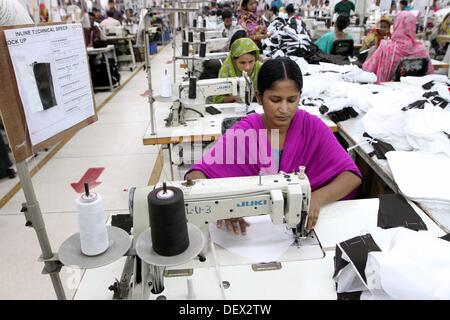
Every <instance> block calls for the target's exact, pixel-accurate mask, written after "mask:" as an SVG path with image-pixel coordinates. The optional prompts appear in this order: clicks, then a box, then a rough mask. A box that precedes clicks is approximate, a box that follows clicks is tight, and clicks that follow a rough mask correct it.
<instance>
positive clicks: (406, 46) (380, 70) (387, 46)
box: [363, 11, 433, 83]
mask: <svg viewBox="0 0 450 320" xmlns="http://www.w3.org/2000/svg"><path fill="white" fill-rule="evenodd" d="M407 57H414V58H428V59H430V56H429V54H428V50H427V49H426V48H425V46H424V45H423V44H422V43H420V42H419V41H417V40H416V17H415V16H414V14H412V13H411V12H409V11H401V12H400V13H399V14H398V15H397V16H396V17H395V22H394V32H393V34H392V38H391V40H382V41H381V43H380V46H379V47H378V49H376V51H375V52H374V53H373V54H372V55H371V56H370V57H369V58H367V60H366V62H364V64H363V70H365V71H370V72H373V73H375V74H376V75H377V78H378V79H377V83H380V82H388V81H392V79H393V77H394V73H395V69H396V68H397V65H398V63H399V61H400V59H402V58H407ZM431 73H433V65H432V64H431V60H430V61H429V64H428V74H431Z"/></svg>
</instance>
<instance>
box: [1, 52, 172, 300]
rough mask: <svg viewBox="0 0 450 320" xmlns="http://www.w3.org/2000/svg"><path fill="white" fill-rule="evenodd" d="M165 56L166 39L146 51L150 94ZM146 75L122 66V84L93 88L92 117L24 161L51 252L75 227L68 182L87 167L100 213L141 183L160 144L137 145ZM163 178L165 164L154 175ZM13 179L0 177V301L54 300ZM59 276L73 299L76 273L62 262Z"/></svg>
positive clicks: (123, 206)
mask: <svg viewBox="0 0 450 320" xmlns="http://www.w3.org/2000/svg"><path fill="white" fill-rule="evenodd" d="M171 59H172V48H171V45H170V44H169V45H166V46H164V47H160V48H159V52H158V54H156V55H154V56H153V57H152V60H151V65H152V69H151V71H152V79H153V80H152V83H153V90H154V92H158V90H159V87H160V85H161V76H162V74H163V72H164V69H165V68H167V69H168V70H171V68H172V65H171V64H168V63H167V62H168V61H170V60H171ZM146 76H147V73H146V72H145V71H144V70H143V69H142V68H140V69H138V70H135V71H134V72H124V73H123V78H122V81H121V83H122V86H121V87H120V88H119V89H116V91H115V92H114V93H113V94H111V93H109V92H104V93H96V94H95V100H96V106H97V109H98V121H97V122H95V123H94V124H92V125H90V126H88V127H86V128H84V129H82V130H80V131H79V132H78V133H76V134H75V135H74V136H73V137H72V138H71V139H70V140H69V141H67V142H66V143H61V144H59V145H57V146H55V147H53V148H51V149H50V150H49V151H48V152H40V153H38V155H37V157H35V158H33V159H30V160H29V161H28V166H29V169H30V170H32V169H34V168H36V169H35V170H36V171H37V172H36V174H35V175H34V176H33V178H32V181H33V186H34V190H35V193H36V196H37V199H38V201H39V204H40V208H41V210H42V214H43V217H44V221H45V225H46V229H47V233H48V237H49V240H50V244H51V246H52V250H53V252H57V251H58V249H59V247H60V245H61V244H62V243H63V242H64V240H66V239H67V238H68V237H69V236H71V235H72V234H74V233H76V232H77V231H78V220H77V213H76V207H75V199H76V198H77V196H78V194H77V193H76V192H75V191H74V189H73V188H72V187H71V183H74V182H78V181H79V180H80V178H81V177H82V176H83V175H84V174H85V173H86V171H87V170H88V169H89V168H104V171H103V172H102V173H101V175H100V176H99V178H98V179H97V180H98V181H101V184H100V185H99V186H97V187H96V188H95V190H94V191H96V192H98V193H99V194H100V195H101V196H102V197H103V205H104V209H105V212H106V214H107V215H108V216H109V215H111V214H117V213H128V190H129V188H131V187H133V186H144V185H147V184H148V183H149V179H150V176H151V173H152V170H153V168H154V166H155V161H156V159H157V158H158V154H159V151H160V147H159V146H144V145H143V143H142V137H143V135H144V132H145V131H146V128H147V126H148V125H149V121H150V112H149V104H148V100H147V98H146V97H143V96H141V95H142V94H143V93H144V92H145V91H146V90H147V88H148V82H147V77H146ZM127 79H129V81H128V82H127V83H125V82H126V81H127ZM104 102H106V103H104ZM44 162H45V164H43V163H44ZM37 168H39V170H37ZM168 177H169V170H168V165H167V163H166V165H165V166H164V167H163V168H162V172H161V178H162V179H167V178H168ZM17 184H18V178H15V179H8V178H5V179H2V180H0V198H1V199H2V200H0V206H1V208H0V252H1V263H0V300H4V299H56V295H55V292H54V290H53V286H52V282H51V281H50V277H49V276H47V275H42V274H41V272H42V269H43V266H44V265H43V263H42V262H38V258H39V256H40V255H41V249H40V247H39V243H38V240H37V237H36V233H35V232H34V230H33V229H32V228H27V227H25V217H24V214H23V213H21V212H20V209H21V204H22V203H23V202H25V198H24V195H23V192H22V189H20V188H19V186H18V185H17ZM16 185H17V186H16ZM60 276H61V279H62V284H63V286H64V289H65V293H66V296H67V299H73V298H74V297H75V296H76V292H77V289H78V287H79V284H80V282H81V281H82V278H83V273H81V274H77V276H75V274H74V272H73V269H70V268H66V267H63V268H62V270H61V272H60ZM117 276H118V277H120V274H118V275H117Z"/></svg>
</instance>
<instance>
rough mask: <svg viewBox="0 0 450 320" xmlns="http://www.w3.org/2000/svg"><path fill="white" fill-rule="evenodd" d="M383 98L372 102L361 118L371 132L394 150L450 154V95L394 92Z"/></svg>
mask: <svg viewBox="0 0 450 320" xmlns="http://www.w3.org/2000/svg"><path fill="white" fill-rule="evenodd" d="M447 93H448V91H447ZM394 95H395V96H396V97H394ZM377 98H378V97H377ZM380 98H382V97H380ZM384 98H385V99H383V100H378V103H376V99H375V101H372V102H371V103H374V102H375V103H374V106H375V107H372V108H371V109H370V110H368V112H367V113H366V114H365V116H364V117H363V119H362V121H363V125H364V129H365V131H366V132H367V133H368V134H369V135H371V136H372V137H374V138H376V139H378V140H382V141H384V142H387V143H389V144H391V145H392V146H393V147H394V148H395V150H403V151H413V150H414V151H419V150H420V151H424V152H429V153H434V154H436V153H444V154H446V155H447V156H448V157H450V95H448V94H446V95H445V96H441V95H440V94H439V92H438V91H426V92H424V93H423V92H415V93H412V92H405V93H402V92H396V91H394V92H393V93H392V94H391V95H388V96H385V97H384Z"/></svg>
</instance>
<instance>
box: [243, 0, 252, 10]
mask: <svg viewBox="0 0 450 320" xmlns="http://www.w3.org/2000/svg"><path fill="white" fill-rule="evenodd" d="M249 2H250V0H242V3H241V8H244V9H245V10H247V5H248V3H249Z"/></svg>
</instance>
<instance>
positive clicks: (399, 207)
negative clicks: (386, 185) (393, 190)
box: [377, 194, 428, 231]
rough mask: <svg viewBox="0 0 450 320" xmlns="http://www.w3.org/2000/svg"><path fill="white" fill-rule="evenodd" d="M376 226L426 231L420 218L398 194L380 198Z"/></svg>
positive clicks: (385, 195)
mask: <svg viewBox="0 0 450 320" xmlns="http://www.w3.org/2000/svg"><path fill="white" fill-rule="evenodd" d="M377 226H378V227H380V228H383V229H389V228H396V227H404V228H407V229H411V230H415V231H418V230H428V228H427V226H426V224H425V223H424V222H423V220H422V218H420V216H419V215H418V214H417V212H416V211H415V210H414V209H413V208H412V207H411V206H410V205H409V203H408V202H407V201H406V200H405V199H404V198H403V197H402V196H401V195H399V194H384V195H381V196H380V206H379V208H378V223H377Z"/></svg>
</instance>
